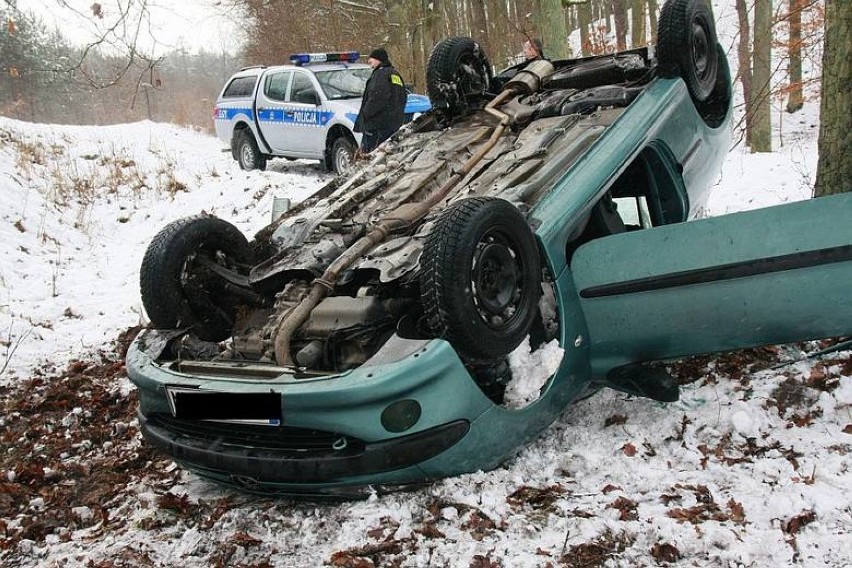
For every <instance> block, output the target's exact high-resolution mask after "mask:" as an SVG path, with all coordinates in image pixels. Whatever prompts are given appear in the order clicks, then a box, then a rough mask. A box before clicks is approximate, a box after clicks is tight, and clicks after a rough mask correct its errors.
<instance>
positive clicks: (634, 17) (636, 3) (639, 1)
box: [630, 0, 647, 48]
mask: <svg viewBox="0 0 852 568" xmlns="http://www.w3.org/2000/svg"><path fill="white" fill-rule="evenodd" d="M631 7H632V10H631V12H632V13H631V24H630V27H631V34H630V43H631V44H632V47H634V48H635V47H642V46H643V45H646V44H647V41H646V40H645V0H633V3H632V6H631Z"/></svg>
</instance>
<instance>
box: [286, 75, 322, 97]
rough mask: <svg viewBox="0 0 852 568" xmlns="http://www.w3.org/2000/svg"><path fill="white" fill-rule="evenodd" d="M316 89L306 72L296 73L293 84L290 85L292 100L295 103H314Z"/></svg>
mask: <svg viewBox="0 0 852 568" xmlns="http://www.w3.org/2000/svg"><path fill="white" fill-rule="evenodd" d="M316 92H317V91H316V89H314V84H313V83H312V82H311V80H310V78H308V76H307V75H305V74H304V73H296V74H295V76H294V77H293V86H292V87H290V99H289V100H290V101H291V102H294V103H313V102H314V101H315V100H316Z"/></svg>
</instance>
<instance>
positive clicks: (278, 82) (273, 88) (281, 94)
mask: <svg viewBox="0 0 852 568" xmlns="http://www.w3.org/2000/svg"><path fill="white" fill-rule="evenodd" d="M292 78H293V72H292V71H283V72H281V73H270V74H269V75H267V77H266V83H265V84H264V85H263V94H264V95H266V98H268V99H270V100H273V101H282V102H283V101H286V100H287V87H289V86H290V80H291V79H292Z"/></svg>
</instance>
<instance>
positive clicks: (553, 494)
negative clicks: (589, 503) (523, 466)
mask: <svg viewBox="0 0 852 568" xmlns="http://www.w3.org/2000/svg"><path fill="white" fill-rule="evenodd" d="M565 492H566V490H565V488H564V487H562V486H561V485H558V484H556V485H550V486H548V487H530V486H528V485H522V486H521V487H519V488H518V489H516V490H515V491H514V492H512V494H511V495H509V496H508V497H506V502H507V503H509V504H510V505H513V506H515V507H520V506H523V505H529V506H530V507H532V508H533V509H548V508H550V507H551V506H552V505H553V504H554V503H555V502H556V500H557V499H559V498H560V497H562V496H563V495H564V494H565Z"/></svg>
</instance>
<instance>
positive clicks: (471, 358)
mask: <svg viewBox="0 0 852 568" xmlns="http://www.w3.org/2000/svg"><path fill="white" fill-rule="evenodd" d="M420 267H421V273H420V293H421V299H422V302H423V309H424V313H425V315H426V322H427V325H428V326H429V328H430V329H431V330H432V331H433V332H434V333H435V334H436V335H437V336H438V337H442V338H444V339H446V340H448V341H449V342H450V343H451V344H452V345H453V347H454V348H455V349H456V351H458V353H459V354H460V355H461V357H462V358H463V359H464V360H465V361H467V362H472V363H482V362H493V361H495V360H498V359H500V358H502V357H504V356H505V355H507V354H508V353H510V352H511V351H512V350H513V349H515V347H517V346H518V345H520V343H521V342H522V341H523V340H524V337H526V335H527V334H528V333H529V331H530V328H531V327H532V324H533V321H534V320H535V318H536V317H538V313H539V311H538V301H539V298H540V296H541V264H540V260H539V254H538V247H537V246H536V241H535V237H534V235H533V233H532V230H531V229H530V227H529V225H528V224H527V221H526V219H524V217H523V215H521V213H520V212H519V211H518V210H517V209H516V208H515V207H514V206H513V205H512V204H511V203H509V202H508V201H504V200H502V199H493V198H486V197H473V198H470V199H465V200H462V201H459V202H457V203H455V204H453V205H452V206H451V207H449V208H448V209H447V210H446V211H444V212H443V213H442V214H441V216H440V217H439V218H438V220H437V221H436V222H435V226H434V227H433V229H432V231H431V232H430V233H429V235H428V237H427V238H426V242H425V244H424V247H423V255H422V257H421V260H420Z"/></svg>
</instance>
